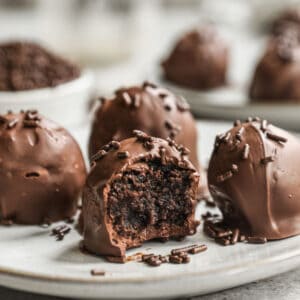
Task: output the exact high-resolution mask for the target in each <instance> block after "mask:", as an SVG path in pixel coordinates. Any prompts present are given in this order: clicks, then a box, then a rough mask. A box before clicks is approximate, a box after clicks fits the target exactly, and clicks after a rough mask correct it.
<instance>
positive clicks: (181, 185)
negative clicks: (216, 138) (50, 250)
mask: <svg viewBox="0 0 300 300" xmlns="http://www.w3.org/2000/svg"><path fill="white" fill-rule="evenodd" d="M134 134H135V137H132V138H129V139H125V140H123V141H121V142H117V141H112V142H110V143H109V144H107V145H105V146H104V147H103V148H102V149H101V150H99V151H98V152H97V153H96V154H95V155H94V157H93V165H92V169H91V172H90V174H89V175H88V178H87V182H86V185H85V188H84V191H83V207H82V211H83V220H84V231H83V237H84V246H85V248H86V249H87V250H88V251H90V252H92V253H95V254H98V255H104V256H116V257H124V256H125V251H126V249H129V248H133V247H138V246H140V245H141V244H142V243H143V242H145V241H148V240H152V239H158V238H162V239H169V238H179V237H184V236H186V235H191V234H194V233H195V232H196V226H197V222H195V220H194V212H195V205H196V196H197V189H198V184H199V174H198V173H197V172H196V170H195V168H194V167H193V165H192V164H191V162H190V161H189V159H188V156H187V152H188V151H187V149H185V148H184V147H183V146H178V145H176V144H175V142H174V141H173V140H171V139H169V140H168V141H166V140H163V139H159V138H154V137H150V136H148V135H147V134H145V133H143V132H141V131H135V133H134Z"/></svg>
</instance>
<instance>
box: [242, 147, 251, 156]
mask: <svg viewBox="0 0 300 300" xmlns="http://www.w3.org/2000/svg"><path fill="white" fill-rule="evenodd" d="M249 152H250V146H249V144H245V146H244V149H243V153H242V159H248V157H249Z"/></svg>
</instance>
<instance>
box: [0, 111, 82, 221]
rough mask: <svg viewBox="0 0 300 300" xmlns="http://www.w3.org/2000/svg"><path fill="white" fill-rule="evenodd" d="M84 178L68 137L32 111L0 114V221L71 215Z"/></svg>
mask: <svg viewBox="0 0 300 300" xmlns="http://www.w3.org/2000/svg"><path fill="white" fill-rule="evenodd" d="M85 178H86V169H85V164H84V161H83V157H82V154H81V151H80V148H79V146H78V144H77V143H76V141H75V140H74V139H73V137H72V136H71V135H70V134H69V133H68V132H67V131H66V130H65V129H64V128H62V127H60V126H59V125H57V124H55V123H53V122H51V121H49V120H47V119H45V118H44V117H42V116H41V115H40V114H38V113H37V111H32V110H31V111H26V112H21V113H18V114H13V113H8V114H6V115H1V116H0V190H1V196H0V223H1V222H2V223H5V222H13V223H18V224H43V223H51V222H55V221H59V220H64V219H67V218H70V217H72V216H73V215H74V214H75V212H76V209H77V201H78V199H79V196H80V194H81V189H82V187H83V184H84V181H85Z"/></svg>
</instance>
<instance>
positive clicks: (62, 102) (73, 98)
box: [0, 71, 94, 127]
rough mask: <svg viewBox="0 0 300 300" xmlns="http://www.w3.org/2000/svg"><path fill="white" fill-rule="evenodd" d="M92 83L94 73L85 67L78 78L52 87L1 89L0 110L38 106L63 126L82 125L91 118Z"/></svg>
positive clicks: (15, 109)
mask: <svg viewBox="0 0 300 300" xmlns="http://www.w3.org/2000/svg"><path fill="white" fill-rule="evenodd" d="M93 85H94V78H93V75H92V73H91V72H90V71H83V72H82V73H81V75H80V77H79V78H77V79H74V80H72V81H70V82H67V83H63V84H60V85H58V86H56V87H53V88H41V89H35V90H28V91H17V92H0V114H4V113H6V112H7V111H8V110H12V111H14V112H18V111H20V110H22V109H24V110H26V109H37V110H38V111H39V112H40V113H41V114H43V115H44V116H45V117H47V118H49V119H51V120H53V121H56V122H58V123H59V124H61V125H63V126H66V127H69V126H78V125H82V124H83V123H84V122H86V121H87V119H88V115H89V110H90V107H89V105H90V101H91V97H92V94H93Z"/></svg>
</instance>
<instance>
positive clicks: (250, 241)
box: [247, 236, 267, 244]
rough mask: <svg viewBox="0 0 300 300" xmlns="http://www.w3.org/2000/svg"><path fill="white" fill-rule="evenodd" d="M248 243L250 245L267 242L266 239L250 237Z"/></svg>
mask: <svg viewBox="0 0 300 300" xmlns="http://www.w3.org/2000/svg"><path fill="white" fill-rule="evenodd" d="M247 242H248V243H249V244H264V243H266V242H267V239H266V238H265V237H257V236H249V237H247Z"/></svg>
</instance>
